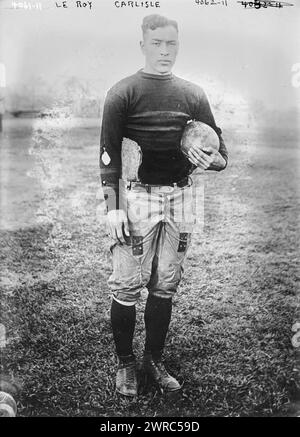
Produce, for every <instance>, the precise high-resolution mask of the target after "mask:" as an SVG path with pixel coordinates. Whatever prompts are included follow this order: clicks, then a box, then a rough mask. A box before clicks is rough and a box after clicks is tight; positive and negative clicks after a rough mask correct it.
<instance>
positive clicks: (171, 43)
mask: <svg viewBox="0 0 300 437" xmlns="http://www.w3.org/2000/svg"><path fill="white" fill-rule="evenodd" d="M178 45H179V43H178V33H177V30H176V29H175V27H174V26H165V27H157V28H156V29H154V30H151V29H148V30H147V31H146V33H145V35H144V40H143V41H141V48H142V51H143V53H144V55H145V58H146V63H145V68H144V71H145V72H146V73H152V74H167V73H170V71H171V70H172V67H173V65H174V63H175V60H176V56H177V53H178Z"/></svg>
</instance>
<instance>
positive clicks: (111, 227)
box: [106, 209, 130, 244]
mask: <svg viewBox="0 0 300 437" xmlns="http://www.w3.org/2000/svg"><path fill="white" fill-rule="evenodd" d="M106 219H107V228H108V232H109V234H110V236H111V237H112V238H113V239H114V240H115V241H117V242H119V243H120V244H123V243H126V241H125V236H126V237H129V236H130V234H129V228H128V220H127V215H126V213H125V211H124V210H123V209H113V210H111V211H109V212H108V213H107V218H106Z"/></svg>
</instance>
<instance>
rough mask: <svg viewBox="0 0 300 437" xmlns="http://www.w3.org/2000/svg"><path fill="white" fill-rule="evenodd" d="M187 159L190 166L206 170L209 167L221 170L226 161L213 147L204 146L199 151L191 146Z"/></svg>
mask: <svg viewBox="0 0 300 437" xmlns="http://www.w3.org/2000/svg"><path fill="white" fill-rule="evenodd" d="M188 158H189V160H190V161H191V163H192V164H194V165H196V166H197V167H200V168H203V170H207V169H208V168H209V167H210V166H211V165H212V166H214V167H217V168H218V169H220V170H222V169H223V168H224V167H225V166H226V161H225V159H224V158H223V157H222V155H221V154H220V153H219V152H218V151H217V150H216V149H214V148H213V147H210V146H206V147H202V148H201V149H200V148H199V147H197V146H192V147H191V148H190V150H189V152H188Z"/></svg>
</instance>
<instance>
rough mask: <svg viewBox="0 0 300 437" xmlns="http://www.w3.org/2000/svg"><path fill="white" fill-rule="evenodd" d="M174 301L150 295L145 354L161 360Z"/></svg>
mask: <svg viewBox="0 0 300 437" xmlns="http://www.w3.org/2000/svg"><path fill="white" fill-rule="evenodd" d="M171 313H172V299H171V298H168V299H165V298H161V297H156V296H152V295H149V296H148V300H147V303H146V308H145V326H146V343H145V352H151V355H152V357H153V358H154V360H160V359H161V355H162V352H163V349H164V345H165V340H166V336H167V332H168V328H169V324H170V320H171Z"/></svg>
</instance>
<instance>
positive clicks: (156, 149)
mask: <svg viewBox="0 0 300 437" xmlns="http://www.w3.org/2000/svg"><path fill="white" fill-rule="evenodd" d="M188 120H199V121H202V122H204V123H206V124H208V125H210V126H211V127H212V128H213V129H214V130H215V131H216V132H217V134H218V136H219V138H220V149H219V152H220V154H221V155H222V156H223V158H224V159H225V161H226V163H227V159H228V154H227V149H226V146H225V144H224V141H223V138H222V136H221V133H222V131H221V129H220V128H219V127H217V126H216V123H215V120H214V117H213V114H212V112H211V109H210V105H209V102H208V100H207V97H206V95H205V93H204V91H203V90H202V88H200V87H199V86H197V85H195V84H193V83H191V82H188V81H186V80H184V79H181V78H179V77H177V76H174V75H173V74H172V73H170V74H167V75H156V74H149V73H144V72H143V71H142V70H139V71H138V72H137V73H135V74H133V75H132V76H129V77H126V78H125V79H122V80H121V81H120V82H118V83H117V84H115V85H114V86H113V87H112V88H111V89H110V90H109V91H108V93H107V96H106V100H105V104H104V109H103V117H102V127H101V140H100V173H101V180H102V186H103V190H104V195H105V198H106V200H107V206H108V210H110V209H118V206H116V205H115V201H116V199H118V189H119V178H120V177H121V144H122V139H123V137H126V138H130V139H131V140H133V141H136V142H137V143H138V145H139V146H140V147H141V150H142V163H141V166H140V168H139V178H140V180H141V182H143V183H147V184H161V185H168V184H170V183H172V182H179V181H180V180H181V179H183V178H184V177H186V176H187V175H188V174H189V173H191V171H192V170H193V169H194V168H195V166H193V164H191V162H190V161H189V160H188V159H187V157H186V156H185V155H184V154H183V153H182V152H181V150H180V141H181V137H182V133H183V129H184V127H185V125H186V123H187V121H188ZM104 152H106V153H107V154H108V155H109V158H110V162H109V163H108V164H106V165H105V164H104V162H103V161H105V159H103V160H102V159H101V157H102V154H103V153H104ZM105 156H106V157H107V155H105ZM105 162H107V161H105ZM209 169H210V170H218V169H217V168H214V167H213V166H211V167H210V168H209Z"/></svg>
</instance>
